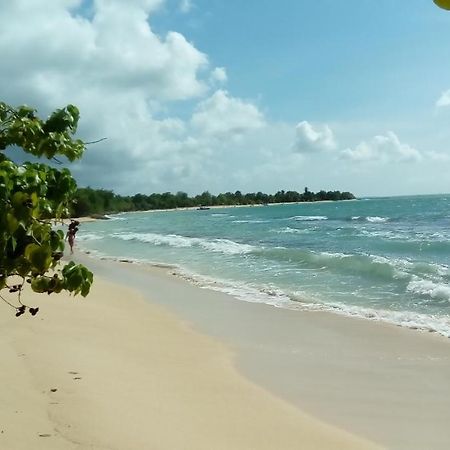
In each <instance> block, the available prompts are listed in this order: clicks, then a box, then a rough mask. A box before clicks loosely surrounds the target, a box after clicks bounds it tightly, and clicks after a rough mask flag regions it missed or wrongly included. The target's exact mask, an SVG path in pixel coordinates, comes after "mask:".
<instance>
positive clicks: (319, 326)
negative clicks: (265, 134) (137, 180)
mask: <svg viewBox="0 0 450 450" xmlns="http://www.w3.org/2000/svg"><path fill="white" fill-rule="evenodd" d="M80 257H81V259H82V262H84V263H85V264H88V265H90V266H92V268H94V270H95V271H96V273H98V274H100V275H101V276H104V277H106V278H109V279H111V280H112V279H120V277H124V278H125V279H126V280H128V282H129V283H131V284H132V285H133V287H134V288H135V289H137V290H139V291H140V292H141V294H142V295H144V297H146V298H147V300H148V301H151V302H152V303H155V302H156V303H157V304H159V305H161V306H163V307H164V308H168V309H169V310H170V311H172V312H173V313H175V314H176V315H177V316H178V317H181V318H182V319H183V320H184V321H186V322H187V323H189V324H190V325H191V326H193V327H194V328H195V329H196V330H198V331H200V332H201V333H203V334H206V335H209V336H212V337H214V338H216V339H219V340H220V341H222V342H225V343H226V344H227V345H229V346H230V347H231V348H232V350H233V351H234V352H235V354H236V359H235V361H236V364H237V367H238V369H239V370H240V371H241V373H243V374H244V375H246V376H247V377H248V378H249V379H250V380H253V381H254V382H257V383H258V384H259V385H261V386H263V387H264V388H265V389H267V390H269V391H271V392H273V393H274V394H276V395H277V396H278V397H281V398H284V399H285V400H286V401H288V402H289V403H291V404H293V405H294V406H296V407H297V408H300V410H304V411H306V412H308V413H310V414H312V415H314V416H315V417H319V418H321V419H322V420H325V421H326V422H328V423H331V424H334V425H336V426H338V427H340V428H343V429H346V430H347V431H350V432H353V433H356V434H358V435H360V436H364V437H366V438H367V439H370V440H372V441H374V442H378V443H380V444H383V445H385V446H387V447H388V448H399V449H400V448H402V449H403V448H405V449H414V448H417V449H423V448H433V449H440V448H442V449H444V448H447V446H448V442H450V431H449V430H448V429H447V425H446V423H447V421H448V420H447V419H448V418H449V417H450V405H449V404H448V402H447V401H446V399H447V398H448V397H449V396H450V386H449V384H448V379H449V377H450V346H449V341H448V339H447V338H444V337H442V336H439V335H437V334H435V333H424V332H418V331H416V330H411V329H407V328H402V327H398V326H395V325H391V324H386V323H380V322H372V321H368V320H364V319H358V318H353V317H345V316H340V315H336V314H333V313H328V312H310V311H292V310H286V309H283V308H274V307H272V306H268V305H265V304H260V303H248V302H242V301H240V300H236V299H235V298H233V297H231V296H230V295H228V294H224V293H221V292H217V291H211V290H209V289H202V288H200V287H198V286H194V285H192V284H189V283H188V282H187V281H185V280H182V279H180V278H178V277H174V276H172V275H170V269H168V268H156V267H149V266H144V265H139V264H124V263H119V262H112V261H98V260H94V259H92V258H88V257H86V256H83V255H81V256H80Z"/></svg>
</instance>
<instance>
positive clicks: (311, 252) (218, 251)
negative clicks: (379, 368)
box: [78, 195, 450, 337]
mask: <svg viewBox="0 0 450 450" xmlns="http://www.w3.org/2000/svg"><path fill="white" fill-rule="evenodd" d="M78 245H79V246H80V247H82V248H84V249H86V250H90V251H91V252H92V253H94V254H96V255H99V256H106V257H112V258H119V259H120V258H127V259H132V260H136V261H142V262H150V263H163V264H169V265H173V266H174V270H175V271H176V272H177V273H179V274H180V275H181V276H184V277H186V278H188V279H190V280H191V281H193V282H196V283H198V284H200V285H202V286H205V287H211V288H213V289H218V290H222V291H225V292H228V293H231V294H233V295H234V296H236V297H238V298H239V299H242V300H246V301H253V302H264V303H268V304H272V305H274V306H279V307H285V308H292V309H310V310H317V309H319V310H323V309H325V310H331V311H334V312H336V313H339V314H347V315H354V316H358V317H365V318H368V319H372V320H383V321H387V322H392V323H396V324H399V325H403V326H408V327H412V328H419V329H426V330H430V331H436V332H439V333H441V334H443V335H445V336H448V337H450V269H449V262H450V195H443V196H417V197H397V198H376V199H362V200H358V201H350V202H334V203H310V204H295V205H293V204H291V205H269V206H265V207H241V208H224V209H210V210H207V211H197V210H193V211H173V212H150V213H131V214H123V215H118V216H114V217H113V219H112V220H109V221H98V222H93V223H85V224H83V225H82V227H81V229H80V232H79V242H78Z"/></svg>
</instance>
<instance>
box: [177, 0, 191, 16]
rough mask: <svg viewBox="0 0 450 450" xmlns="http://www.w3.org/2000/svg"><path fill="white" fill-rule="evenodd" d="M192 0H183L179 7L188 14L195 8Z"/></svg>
mask: <svg viewBox="0 0 450 450" xmlns="http://www.w3.org/2000/svg"><path fill="white" fill-rule="evenodd" d="M193 6H194V5H193V4H192V0H181V1H180V5H179V9H180V11H181V12H182V13H184V14H186V13H188V12H189V11H190V10H191V9H192V8H193Z"/></svg>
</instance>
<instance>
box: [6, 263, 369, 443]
mask: <svg viewBox="0 0 450 450" xmlns="http://www.w3.org/2000/svg"><path fill="white" fill-rule="evenodd" d="M89 263H90V265H91V266H92V265H93V261H89ZM97 263H98V262H97ZM103 268H104V270H106V271H109V272H110V275H113V273H115V270H116V269H112V267H111V266H110V265H109V264H105V265H103ZM121 269H122V268H121ZM133 269H136V268H135V267H133ZM94 272H96V279H95V284H94V286H93V290H92V294H91V295H90V296H89V297H88V298H86V299H81V298H71V297H69V296H68V295H65V294H61V295H58V297H56V296H43V295H37V294H32V293H27V294H26V295H25V296H24V300H25V299H26V300H25V301H27V302H29V303H31V304H36V305H38V306H39V307H40V312H39V314H38V316H36V317H31V316H29V315H26V316H24V317H21V318H20V319H17V318H15V317H14V314H13V313H12V312H11V310H10V309H9V308H8V306H7V305H6V304H4V303H2V304H1V305H0V307H1V309H2V314H1V316H0V317H1V319H0V320H1V331H0V347H1V350H2V381H3V383H2V387H1V388H0V398H1V402H0V424H1V427H0V428H1V434H0V446H1V447H2V448H8V449H14V450H22V449H23V450H25V449H30V448H33V449H37V450H39V449H49V450H53V449H54V450H56V449H58V450H61V449H80V448H81V449H85V448H86V449H87V448H89V449H98V450H100V449H103V450H104V449H111V450H113V449H117V450H118V449H121V450H127V449H130V450H131V449H136V450H137V449H143V448H159V449H168V450H169V449H170V450H173V449H186V450H187V449H191V448H195V449H199V450H201V449H205V450H206V449H208V450H209V449H211V448H214V449H218V450H220V449H223V450H225V449H230V448H233V449H242V450H244V449H249V448H258V449H275V448H283V449H289V448H292V449H297V448H299V446H300V447H302V448H308V449H309V448H311V449H355V450H356V449H365V448H367V449H371V448H378V447H376V446H375V445H373V444H371V443H370V442H369V441H368V440H366V439H363V438H359V437H356V436H355V435H353V434H351V433H349V432H346V431H343V430H341V429H339V428H337V427H335V426H331V425H328V424H326V423H324V422H323V421H320V420H318V419H316V418H314V417H312V416H311V415H308V414H306V413H304V412H302V411H301V410H299V409H298V408H296V407H294V406H292V405H290V404H289V403H288V402H286V401H284V400H282V399H279V398H278V397H276V396H274V395H273V394H271V393H270V392H269V391H267V390H265V389H264V388H261V387H259V386H258V385H256V384H254V383H253V382H251V381H249V380H247V379H246V378H245V377H243V376H242V375H240V374H239V373H238V372H237V370H236V369H235V367H234V366H235V365H234V360H235V357H236V356H235V354H234V351H233V350H232V349H231V348H230V347H229V346H228V345H227V344H226V343H224V342H223V341H221V340H220V339H217V338H216V337H208V336H207V335H205V334H203V333H199V332H198V331H196V330H193V329H192V327H191V326H190V324H189V322H188V321H186V318H184V317H183V316H179V315H177V314H174V313H173V311H171V310H170V308H169V307H164V306H161V305H160V304H158V302H150V301H148V299H147V298H144V296H143V295H142V294H140V293H139V292H138V291H139V290H138V289H137V288H136V286H134V287H133V288H131V287H129V286H130V285H134V281H133V280H132V279H128V278H127V277H128V274H127V273H126V272H125V271H123V270H119V273H121V275H119V276H118V277H114V278H115V282H112V281H111V279H110V278H108V277H103V275H102V274H100V273H99V272H101V271H100V270H94ZM135 272H136V271H135ZM159 275H162V273H161V272H159ZM117 280H120V284H117ZM163 280H164V282H163V283H165V286H166V289H169V290H172V288H173V287H174V285H173V284H172V283H174V282H175V283H177V284H178V281H176V280H175V279H174V278H170V277H167V276H166V275H164V277H163ZM186 286H187V285H186V284H185V285H184V287H186ZM196 289H197V290H196V291H194V292H196V293H198V291H199V289H198V288H196ZM155 292H156V291H153V293H155ZM187 295H191V293H190V294H188V293H187ZM61 297H62V298H61Z"/></svg>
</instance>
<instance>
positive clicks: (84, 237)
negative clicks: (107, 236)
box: [77, 233, 104, 241]
mask: <svg viewBox="0 0 450 450" xmlns="http://www.w3.org/2000/svg"><path fill="white" fill-rule="evenodd" d="M103 238H104V236H102V235H101V234H96V233H80V234H78V235H77V239H78V240H79V241H99V240H100V239H103Z"/></svg>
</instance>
